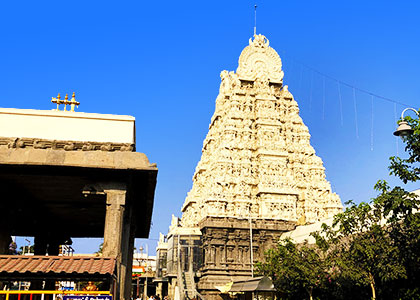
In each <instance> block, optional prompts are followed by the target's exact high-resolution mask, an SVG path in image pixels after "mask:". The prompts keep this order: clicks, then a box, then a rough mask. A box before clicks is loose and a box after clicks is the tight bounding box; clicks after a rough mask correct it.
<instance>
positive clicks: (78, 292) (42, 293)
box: [0, 290, 112, 300]
mask: <svg viewBox="0 0 420 300" xmlns="http://www.w3.org/2000/svg"><path fill="white" fill-rule="evenodd" d="M1 295H6V299H5V300H9V298H10V295H18V297H17V299H18V300H21V296H22V295H30V296H29V300H32V297H33V295H55V296H56V295H110V296H112V294H111V292H110V291H48V290H33V291H31V290H28V291H22V290H21V291H19V290H11V291H10V290H9V291H0V297H1ZM1 298H2V297H1ZM55 298H56V297H54V299H55Z"/></svg>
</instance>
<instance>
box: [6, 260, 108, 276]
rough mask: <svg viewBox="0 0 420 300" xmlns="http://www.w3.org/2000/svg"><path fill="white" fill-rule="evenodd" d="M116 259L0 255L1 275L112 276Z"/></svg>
mask: <svg viewBox="0 0 420 300" xmlns="http://www.w3.org/2000/svg"><path fill="white" fill-rule="evenodd" d="M114 270H115V258H110V257H85V256H40V255H33V256H23V255H0V275H1V276H5V275H7V276H10V275H20V276H22V275H32V276H33V275H50V276H51V275H52V276H60V277H63V276H68V275H73V276H74V275H81V276H89V275H95V276H97V275H99V276H104V275H108V276H112V275H113V274H114Z"/></svg>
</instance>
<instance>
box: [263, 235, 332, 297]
mask: <svg viewBox="0 0 420 300" xmlns="http://www.w3.org/2000/svg"><path fill="white" fill-rule="evenodd" d="M257 272H258V273H260V274H263V275H266V276H269V277H271V278H272V280H273V283H274V286H275V287H276V289H277V291H279V292H280V293H281V294H283V295H285V296H286V297H289V298H295V297H297V296H298V295H299V294H301V291H302V290H304V291H306V293H307V295H308V297H309V299H313V293H314V290H316V289H320V288H321V286H322V285H323V284H324V283H325V280H326V279H327V278H328V274H327V272H326V266H325V261H324V259H323V255H322V252H320V251H319V249H318V248H316V247H310V246H308V245H307V244H301V245H296V244H294V243H293V242H292V241H291V240H289V239H287V240H283V241H281V242H279V243H278V245H277V248H275V249H269V250H268V251H267V252H266V254H265V261H264V262H259V263H257Z"/></svg>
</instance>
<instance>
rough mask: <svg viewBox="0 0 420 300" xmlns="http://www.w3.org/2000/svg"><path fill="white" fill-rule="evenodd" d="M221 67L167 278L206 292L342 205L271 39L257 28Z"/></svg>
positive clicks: (213, 295)
mask: <svg viewBox="0 0 420 300" xmlns="http://www.w3.org/2000/svg"><path fill="white" fill-rule="evenodd" d="M220 76H221V79H222V82H221V84H220V92H219V95H218V97H217V99H216V109H215V112H214V115H213V117H212V118H211V122H210V126H209V132H208V134H207V136H206V138H205V140H204V143H203V149H202V156H201V160H200V162H199V163H198V165H197V168H196V170H195V174H194V177H193V186H192V189H191V191H190V192H189V193H188V196H187V197H186V199H185V202H184V205H183V207H182V212H183V215H182V219H181V222H180V224H179V223H178V221H177V220H173V221H172V225H171V228H170V231H169V233H168V245H169V246H168V275H167V277H168V278H169V285H170V286H172V287H173V286H175V285H177V286H178V287H179V288H180V290H181V291H183V293H184V292H185V295H188V297H190V298H192V296H196V295H200V294H201V295H203V296H204V299H208V300H209V299H218V300H221V299H222V297H221V296H220V291H219V290H218V286H219V287H220V286H223V285H224V284H226V283H228V282H230V281H232V280H241V279H244V278H247V277H249V276H251V274H252V272H253V271H252V270H253V265H254V263H255V261H258V260H261V259H262V258H263V254H264V251H265V250H267V249H269V248H272V247H274V246H275V244H276V243H277V242H278V240H279V237H280V235H281V234H282V233H284V232H286V231H291V230H294V229H295V227H296V225H303V224H310V223H314V222H317V221H320V220H323V219H326V218H329V217H331V216H333V215H335V214H337V213H339V212H341V211H342V204H341V201H340V198H339V197H338V195H336V194H335V193H333V192H332V191H331V186H330V184H329V182H328V181H327V180H326V179H325V172H324V167H323V164H322V160H321V158H319V157H318V156H316V154H315V150H314V149H313V148H312V146H311V144H310V141H309V139H310V134H309V131H308V128H307V127H306V126H305V124H304V123H303V121H302V119H301V118H300V116H299V107H298V104H297V102H296V101H295V100H294V99H293V96H292V94H291V93H290V92H289V91H288V88H287V86H284V85H283V71H282V63H281V59H280V57H279V56H278V54H277V52H276V51H275V50H274V49H273V48H271V47H270V46H269V42H268V39H267V38H266V37H264V36H263V35H255V36H254V39H250V41H249V46H247V47H246V48H245V49H244V50H243V51H242V53H241V56H240V58H239V66H238V69H237V70H236V73H235V72H233V71H232V72H228V71H222V72H221V74H220ZM251 232H252V234H251ZM251 235H252V242H251V240H250V237H251ZM194 245H195V246H194ZM194 247H195V248H194ZM192 249H194V251H195V250H198V251H195V252H194V251H193V250H192ZM183 253H184V254H183ZM191 253H195V254H194V257H192V256H191ZM200 253H202V256H200V255H199V254H200ZM196 254H197V255H196ZM252 260H253V261H252ZM191 262H194V264H192V263H191ZM194 274H196V275H194ZM197 274H200V275H199V276H198V275H197ZM194 276H196V277H195V280H194ZM183 282H184V283H185V285H184V284H183ZM195 282H196V283H197V285H194V283H195ZM196 290H198V291H199V292H200V294H196ZM172 294H173V293H172ZM172 294H171V293H170V295H172ZM181 294H182V293H181ZM191 295H192V296H191Z"/></svg>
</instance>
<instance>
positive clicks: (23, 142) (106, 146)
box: [0, 137, 136, 152]
mask: <svg viewBox="0 0 420 300" xmlns="http://www.w3.org/2000/svg"><path fill="white" fill-rule="evenodd" d="M0 147H7V148H34V149H56V150H60V149H61V150H65V151H129V152H134V151H136V146H135V145H134V144H124V143H100V142H80V141H59V140H46V139H36V138H13V137H12V138H10V137H0Z"/></svg>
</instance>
